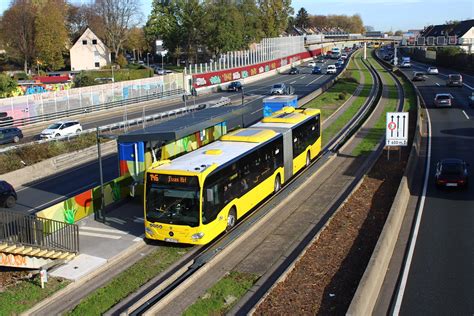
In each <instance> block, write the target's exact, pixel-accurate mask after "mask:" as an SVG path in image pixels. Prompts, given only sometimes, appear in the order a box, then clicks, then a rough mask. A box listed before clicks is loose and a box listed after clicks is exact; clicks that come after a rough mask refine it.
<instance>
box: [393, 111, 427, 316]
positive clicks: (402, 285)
mask: <svg viewBox="0 0 474 316" xmlns="http://www.w3.org/2000/svg"><path fill="white" fill-rule="evenodd" d="M426 114H427V116H428V154H427V157H426V158H427V159H426V169H425V183H424V184H423V193H422V195H421V200H420V208H419V209H418V214H417V216H416V223H415V229H414V230H413V237H412V239H411V240H410V248H409V250H408V256H407V260H406V262H405V266H404V267H403V275H402V280H401V282H400V289H399V291H398V295H397V300H396V302H395V308H394V310H393V315H397V316H398V315H399V313H400V308H401V307H402V300H403V294H404V293H405V288H406V285H407V280H408V273H409V272H410V265H411V261H412V260H413V253H414V252H415V245H416V238H417V237H418V231H419V229H420V223H421V217H422V216H423V208H424V207H425V199H426V191H427V188H428V178H429V176H430V164H431V118H430V112H429V111H428V110H426Z"/></svg>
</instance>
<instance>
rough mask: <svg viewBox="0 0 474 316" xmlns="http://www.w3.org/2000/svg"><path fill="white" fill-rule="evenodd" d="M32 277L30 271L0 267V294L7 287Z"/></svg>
mask: <svg viewBox="0 0 474 316" xmlns="http://www.w3.org/2000/svg"><path fill="white" fill-rule="evenodd" d="M32 277H33V274H32V273H31V271H27V270H19V269H14V268H8V267H0V293H1V292H3V291H5V289H6V288H7V287H9V286H12V285H15V284H17V283H18V282H20V281H22V280H25V279H31V278H32Z"/></svg>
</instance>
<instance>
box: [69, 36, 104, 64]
mask: <svg viewBox="0 0 474 316" xmlns="http://www.w3.org/2000/svg"><path fill="white" fill-rule="evenodd" d="M69 53H70V56H71V70H72V71H80V70H94V69H100V68H101V67H104V66H107V65H110V62H111V57H110V50H109V48H108V47H107V46H106V45H105V44H104V42H102V41H101V40H100V38H99V37H97V35H95V34H94V32H92V30H91V29H90V28H89V27H87V28H86V29H85V30H84V32H82V34H81V36H79V38H78V39H77V40H76V41H75V42H74V44H73V46H72V47H71V49H70V50H69Z"/></svg>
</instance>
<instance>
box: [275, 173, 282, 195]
mask: <svg viewBox="0 0 474 316" xmlns="http://www.w3.org/2000/svg"><path fill="white" fill-rule="evenodd" d="M280 189H281V180H280V175H277V176H276V178H275V187H274V193H277V192H278V191H280Z"/></svg>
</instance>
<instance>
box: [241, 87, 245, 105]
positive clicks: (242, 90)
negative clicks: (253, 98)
mask: <svg viewBox="0 0 474 316" xmlns="http://www.w3.org/2000/svg"><path fill="white" fill-rule="evenodd" d="M240 91H241V92H242V105H244V99H245V96H244V87H242V88H241V89H240Z"/></svg>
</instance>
